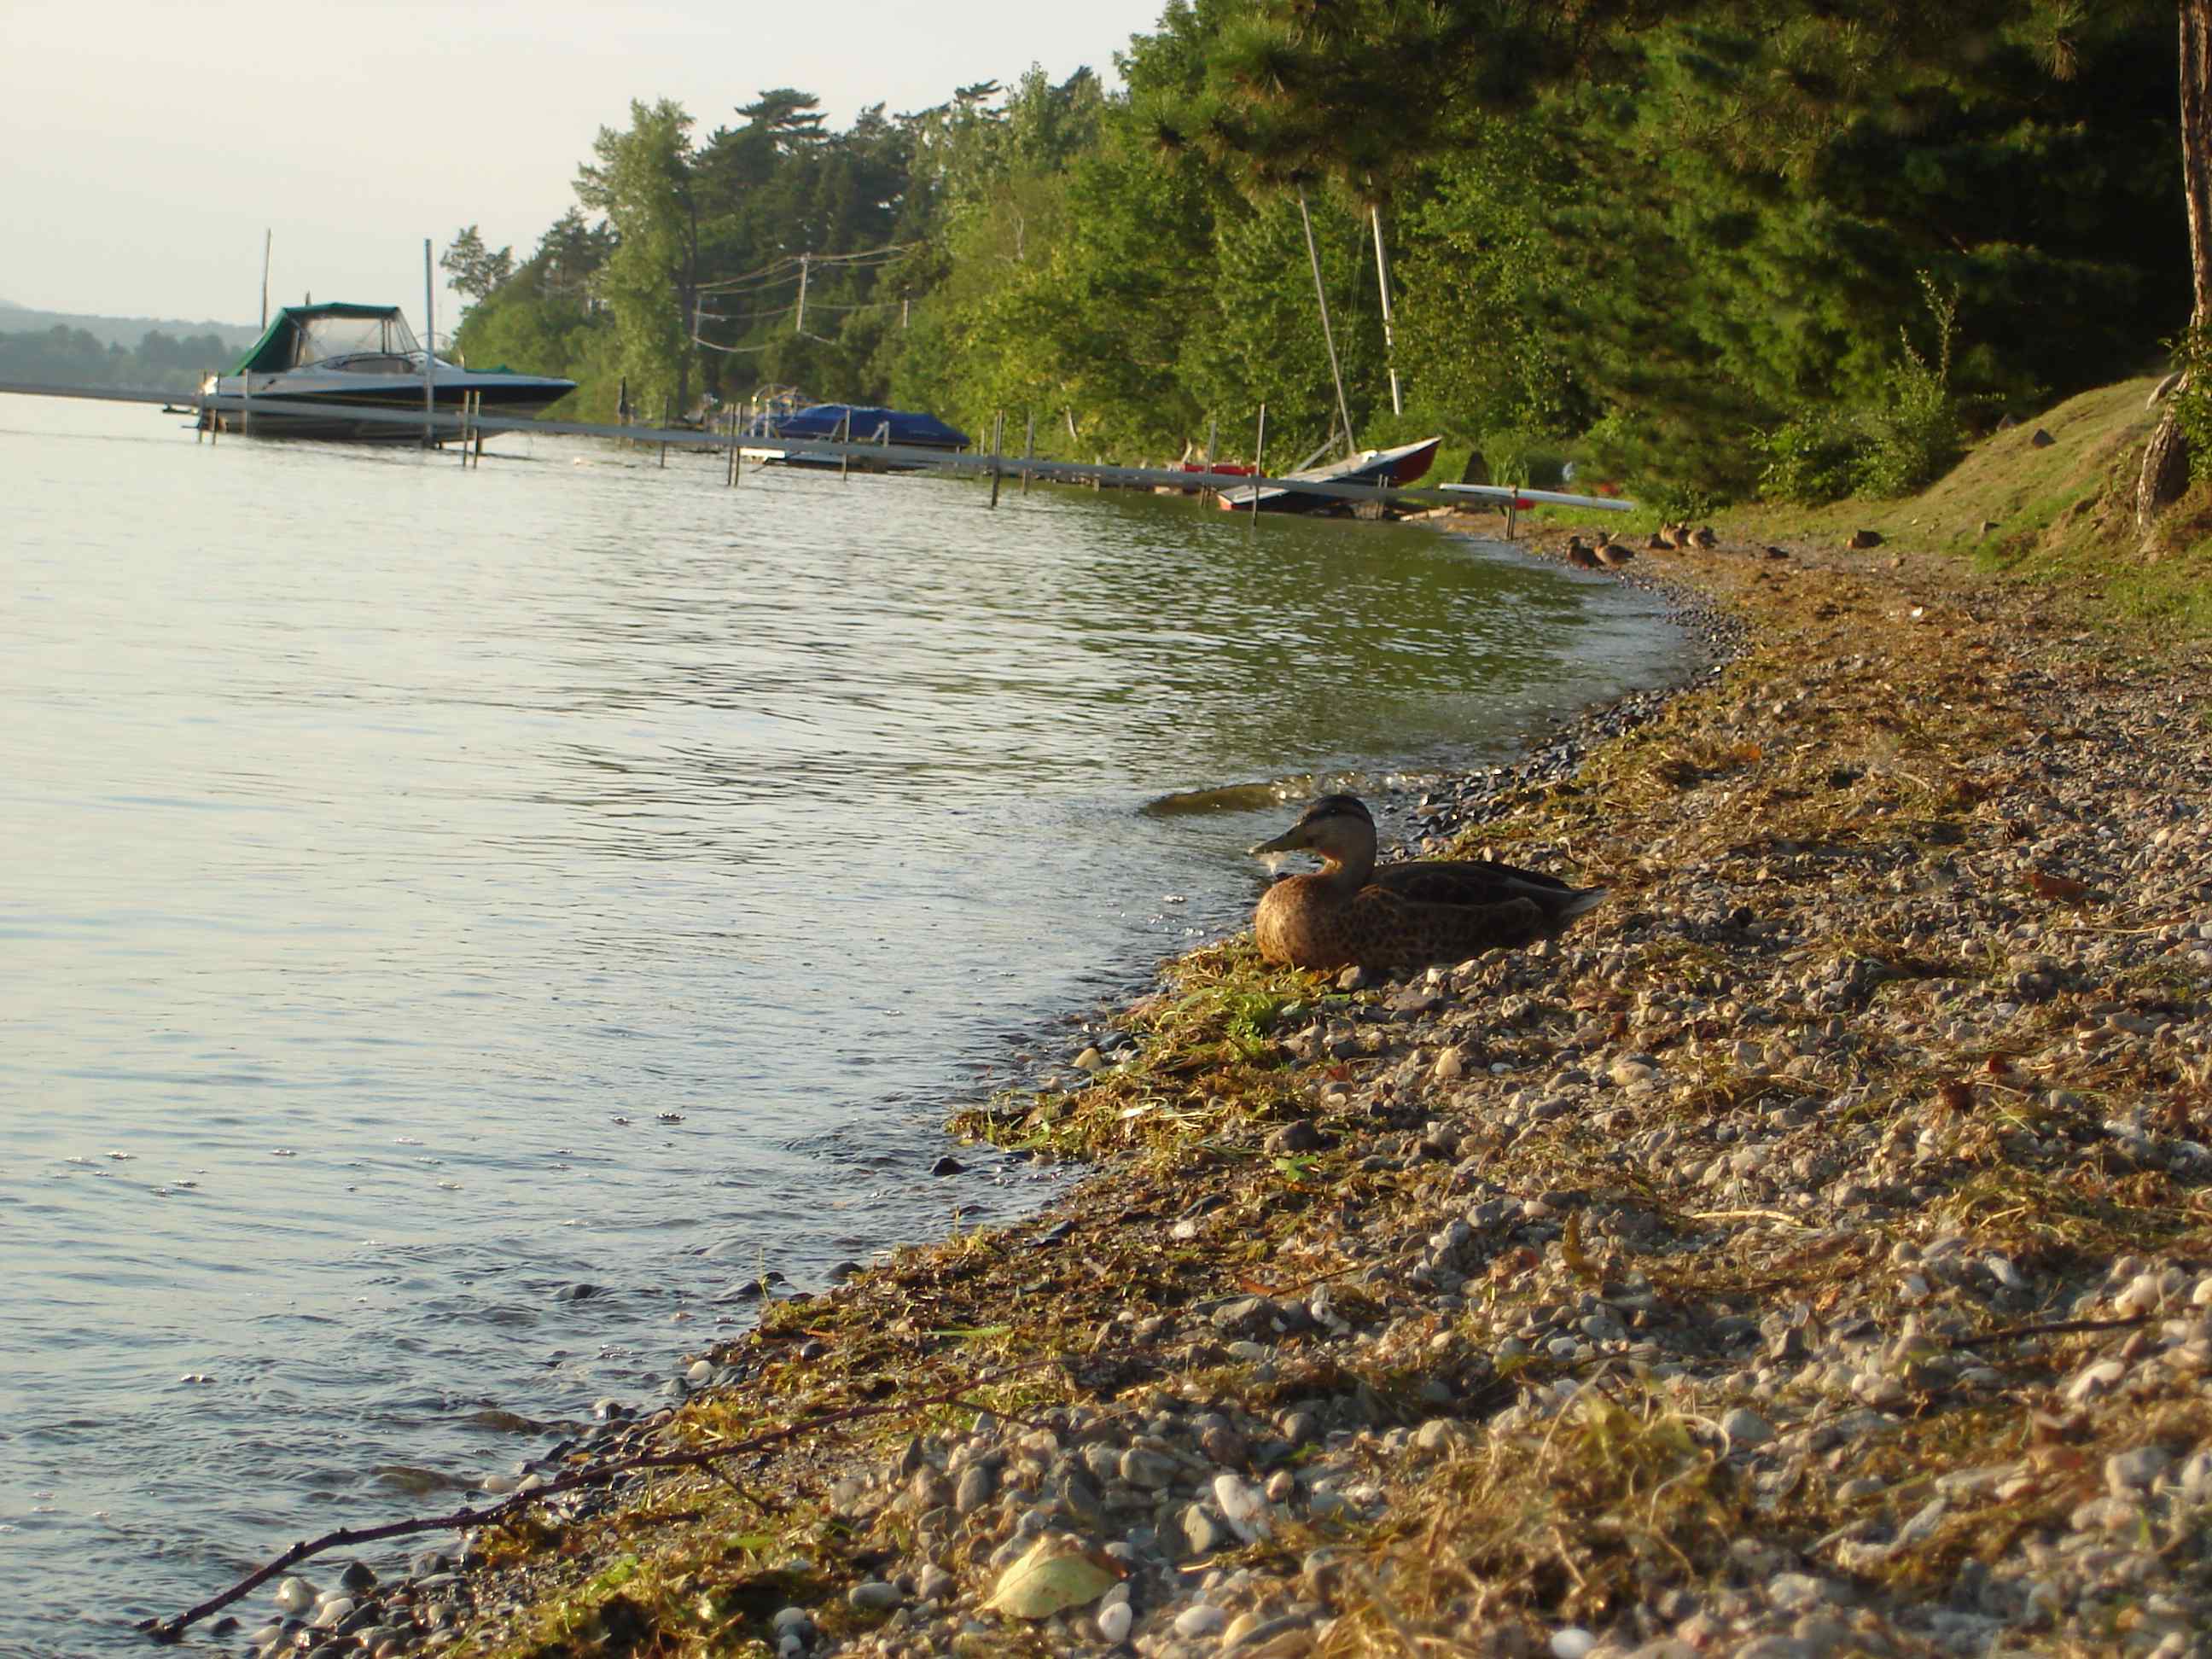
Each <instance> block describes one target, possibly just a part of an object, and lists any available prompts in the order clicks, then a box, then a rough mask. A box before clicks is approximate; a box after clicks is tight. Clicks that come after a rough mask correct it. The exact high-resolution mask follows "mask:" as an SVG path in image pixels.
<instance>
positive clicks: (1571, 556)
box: [1567, 536, 1599, 570]
mask: <svg viewBox="0 0 2212 1659" xmlns="http://www.w3.org/2000/svg"><path fill="white" fill-rule="evenodd" d="M1567 562H1568V563H1569V564H1577V565H1580V566H1581V567H1582V568H1583V569H1585V570H1595V569H1597V568H1599V565H1598V559H1597V553H1596V550H1595V549H1593V548H1592V547H1591V546H1590V544H1589V543H1588V542H1586V541H1584V540H1583V538H1581V537H1579V536H1570V537H1568V538H1567Z"/></svg>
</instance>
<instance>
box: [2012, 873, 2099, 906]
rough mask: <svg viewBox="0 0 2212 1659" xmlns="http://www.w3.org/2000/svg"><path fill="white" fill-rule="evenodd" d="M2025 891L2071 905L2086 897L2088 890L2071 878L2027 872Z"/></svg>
mask: <svg viewBox="0 0 2212 1659" xmlns="http://www.w3.org/2000/svg"><path fill="white" fill-rule="evenodd" d="M2027 890H2028V891H2029V892H2031V893H2033V894H2034V895H2035V896H2037V897H2039V898H2047V899H2059V900H2063V902H2066V903H2069V904H2072V903H2075V902H2079V901H2080V900H2081V899H2083V898H2085V897H2087V896H2088V892H2089V890H2088V888H2087V887H2086V886H2085V885H2083V884H2081V883H2080V882H2078V881H2076V880H2075V879H2074V878H2072V877H2071V876H2054V875H2052V874H2051V872H2049V871H2047V870H2031V871H2029V872H2027Z"/></svg>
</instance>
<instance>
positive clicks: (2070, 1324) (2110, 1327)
mask: <svg viewBox="0 0 2212 1659" xmlns="http://www.w3.org/2000/svg"><path fill="white" fill-rule="evenodd" d="M2157 1317H2158V1316H2157V1315H2156V1314H2135V1315H2131V1316H2130V1317H2128V1318H2126V1319H2062V1320H2060V1321H2058V1322H2057V1323H2056V1324H2051V1325H2009V1326H2007V1327H2006V1328H2004V1329H2003V1330H2001V1331H1981V1332H1978V1333H1976V1334H1973V1335H1972V1336H1954V1337H1953V1338H1952V1339H1951V1346H1953V1347H1954V1348H1978V1347H1981V1346H1983V1345H1984V1344H1985V1343H1990V1342H2024V1341H2026V1340H2027V1339H2028V1338H2029V1337H2031V1336H2069V1335H2071V1334H2074V1333H2075V1332H2076V1331H2125V1330H2132V1329H2133V1328H2135V1327H2136V1326H2137V1325H2148V1324H2149V1323H2150V1322H2151V1321H2152V1320H2154V1319H2155V1318H2157Z"/></svg>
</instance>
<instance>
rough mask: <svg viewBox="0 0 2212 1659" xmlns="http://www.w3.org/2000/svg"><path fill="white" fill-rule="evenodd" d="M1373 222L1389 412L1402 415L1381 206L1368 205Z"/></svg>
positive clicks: (1387, 259) (1403, 409)
mask: <svg viewBox="0 0 2212 1659" xmlns="http://www.w3.org/2000/svg"><path fill="white" fill-rule="evenodd" d="M1367 210H1368V212H1369V214H1370V216H1373V218H1374V221H1375V282H1376V286H1377V287H1378V288H1379V289H1381V290H1382V292H1383V365H1384V366H1385V367H1386V368H1389V371H1390V412H1391V413H1392V414H1393V415H1403V414H1404V413H1405V412H1406V405H1405V404H1404V402H1403V401H1402V400H1401V398H1399V396H1398V342H1397V338H1396V336H1395V332H1394V331H1393V330H1392V328H1391V326H1390V320H1391V319H1390V256H1389V254H1388V253H1386V252H1383V204H1382V203H1380V202H1373V203H1370V204H1368V209H1367Z"/></svg>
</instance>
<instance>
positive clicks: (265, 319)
mask: <svg viewBox="0 0 2212 1659" xmlns="http://www.w3.org/2000/svg"><path fill="white" fill-rule="evenodd" d="M274 246H276V232H275V231H273V230H264V231H263V232H262V233H261V327H262V331H264V333H265V332H266V331H268V328H269V251H270V248H272V247H274Z"/></svg>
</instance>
